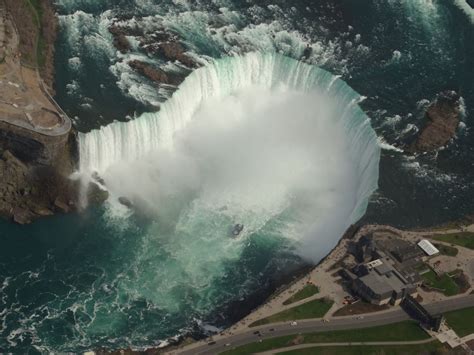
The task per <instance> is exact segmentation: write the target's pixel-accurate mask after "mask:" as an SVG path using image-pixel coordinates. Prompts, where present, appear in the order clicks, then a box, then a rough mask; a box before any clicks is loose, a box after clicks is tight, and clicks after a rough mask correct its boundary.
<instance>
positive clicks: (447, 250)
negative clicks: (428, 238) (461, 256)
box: [433, 243, 458, 256]
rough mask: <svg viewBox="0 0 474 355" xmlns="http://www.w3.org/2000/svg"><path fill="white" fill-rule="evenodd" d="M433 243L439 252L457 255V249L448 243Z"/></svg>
mask: <svg viewBox="0 0 474 355" xmlns="http://www.w3.org/2000/svg"><path fill="white" fill-rule="evenodd" d="M433 245H434V246H435V247H436V248H438V250H439V252H440V254H443V255H447V256H456V255H458V249H457V248H455V247H452V246H449V245H444V244H440V243H433Z"/></svg>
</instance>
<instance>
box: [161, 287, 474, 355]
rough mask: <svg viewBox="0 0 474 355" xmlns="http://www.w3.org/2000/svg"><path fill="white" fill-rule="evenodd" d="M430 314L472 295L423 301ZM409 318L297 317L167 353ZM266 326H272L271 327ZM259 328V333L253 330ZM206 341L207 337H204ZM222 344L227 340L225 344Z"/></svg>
mask: <svg viewBox="0 0 474 355" xmlns="http://www.w3.org/2000/svg"><path fill="white" fill-rule="evenodd" d="M423 306H424V307H425V308H426V309H427V310H428V311H429V312H431V313H432V314H440V313H444V312H447V311H452V310H456V309H461V308H466V307H471V306H474V295H467V296H462V297H455V298H451V299H447V300H444V301H439V302H435V303H431V304H426V305H423ZM409 319H411V318H410V317H409V316H408V315H407V314H406V313H405V312H404V311H403V310H402V309H401V308H399V307H398V308H396V309H394V310H391V311H383V312H378V313H373V314H365V315H363V318H362V319H359V318H358V317H357V316H349V317H337V318H331V321H330V322H322V320H321V319H310V320H303V321H298V324H297V325H295V326H292V325H291V324H290V322H286V323H275V324H273V325H272V324H270V325H266V326H261V327H254V328H251V330H249V331H248V332H245V333H239V334H231V335H223V336H215V337H214V341H215V344H213V345H208V344H207V342H203V341H201V342H198V343H195V344H191V345H189V346H186V347H183V348H181V349H177V350H174V351H172V352H170V353H169V354H189V355H195V354H218V353H220V352H222V351H225V350H228V349H229V346H231V347H238V346H241V345H245V344H249V343H253V342H256V341H258V340H259V339H262V338H263V339H265V338H274V337H279V336H284V335H296V334H299V333H311V332H323V331H331V330H344V329H354V328H367V327H375V326H379V325H385V324H391V323H397V322H401V321H404V320H409ZM270 329H273V330H272V331H271V330H270ZM257 330H258V331H260V334H261V337H259V336H258V335H257V334H254V332H255V331H257ZM207 341H209V340H207ZM226 344H230V345H228V346H226Z"/></svg>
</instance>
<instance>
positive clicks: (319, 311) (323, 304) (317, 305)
mask: <svg viewBox="0 0 474 355" xmlns="http://www.w3.org/2000/svg"><path fill="white" fill-rule="evenodd" d="M333 303H334V302H333V301H331V300H326V299H324V298H321V299H317V300H313V301H309V302H306V303H303V304H301V305H299V306H296V307H292V308H290V309H287V310H285V311H283V312H280V313H277V314H274V315H272V316H270V317H267V318H263V319H259V320H257V321H256V322H253V323H252V324H250V325H249V327H256V326H258V325H264V324H270V323H276V322H283V321H290V320H297V319H309V318H320V317H322V316H324V315H325V314H326V313H327V311H329V308H331V306H332V304H333Z"/></svg>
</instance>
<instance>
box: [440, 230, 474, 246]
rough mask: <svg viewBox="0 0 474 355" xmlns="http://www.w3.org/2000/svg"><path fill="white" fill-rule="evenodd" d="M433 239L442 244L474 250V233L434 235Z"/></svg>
mask: <svg viewBox="0 0 474 355" xmlns="http://www.w3.org/2000/svg"><path fill="white" fill-rule="evenodd" d="M432 238H433V239H434V240H439V241H441V242H446V243H451V244H456V245H460V246H462V247H465V248H469V249H474V233H472V232H459V233H450V234H440V235H433V236H432Z"/></svg>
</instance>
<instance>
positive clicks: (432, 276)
mask: <svg viewBox="0 0 474 355" xmlns="http://www.w3.org/2000/svg"><path fill="white" fill-rule="evenodd" d="M421 277H422V278H423V281H424V282H425V283H426V284H427V285H429V286H431V287H434V288H437V289H440V290H442V292H443V294H444V295H446V296H453V295H457V294H458V293H459V292H460V291H461V289H460V288H459V286H458V285H457V284H456V282H454V280H453V279H452V278H451V277H449V275H447V274H444V275H442V276H440V277H438V276H437V275H436V273H435V272H434V271H433V270H430V271H429V272H426V273H424V274H422V275H421Z"/></svg>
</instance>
